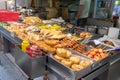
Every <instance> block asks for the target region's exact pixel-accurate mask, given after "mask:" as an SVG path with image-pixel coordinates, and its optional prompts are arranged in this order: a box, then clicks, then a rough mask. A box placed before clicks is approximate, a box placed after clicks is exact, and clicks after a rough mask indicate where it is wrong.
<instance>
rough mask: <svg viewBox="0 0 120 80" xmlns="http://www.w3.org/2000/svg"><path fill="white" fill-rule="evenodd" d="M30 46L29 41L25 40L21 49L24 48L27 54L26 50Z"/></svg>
mask: <svg viewBox="0 0 120 80" xmlns="http://www.w3.org/2000/svg"><path fill="white" fill-rule="evenodd" d="M28 46H30V43H29V41H28V40H23V42H22V44H21V48H22V51H24V52H26V48H27V47H28Z"/></svg>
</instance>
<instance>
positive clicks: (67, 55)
mask: <svg viewBox="0 0 120 80" xmlns="http://www.w3.org/2000/svg"><path fill="white" fill-rule="evenodd" d="M71 56H72V53H71V52H70V51H68V50H67V54H66V58H70V57H71Z"/></svg>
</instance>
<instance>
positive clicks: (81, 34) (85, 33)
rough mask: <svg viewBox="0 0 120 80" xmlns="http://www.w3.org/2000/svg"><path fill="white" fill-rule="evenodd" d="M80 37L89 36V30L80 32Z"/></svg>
mask: <svg viewBox="0 0 120 80" xmlns="http://www.w3.org/2000/svg"><path fill="white" fill-rule="evenodd" d="M80 37H81V38H90V37H92V35H91V34H90V33H89V32H82V33H80Z"/></svg>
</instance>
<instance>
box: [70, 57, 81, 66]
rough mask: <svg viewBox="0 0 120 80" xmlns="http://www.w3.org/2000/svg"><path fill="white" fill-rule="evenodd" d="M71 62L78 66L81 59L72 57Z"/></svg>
mask: <svg viewBox="0 0 120 80" xmlns="http://www.w3.org/2000/svg"><path fill="white" fill-rule="evenodd" d="M70 60H71V61H72V63H74V64H78V63H79V62H80V57H79V56H72V57H70Z"/></svg>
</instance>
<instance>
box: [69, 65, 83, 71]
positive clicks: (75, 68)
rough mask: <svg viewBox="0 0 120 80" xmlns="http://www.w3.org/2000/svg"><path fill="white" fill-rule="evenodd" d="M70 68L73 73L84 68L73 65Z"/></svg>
mask: <svg viewBox="0 0 120 80" xmlns="http://www.w3.org/2000/svg"><path fill="white" fill-rule="evenodd" d="M71 68H72V69H73V70H75V71H79V70H82V69H83V68H84V67H83V66H82V65H80V64H73V65H72V66H71Z"/></svg>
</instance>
